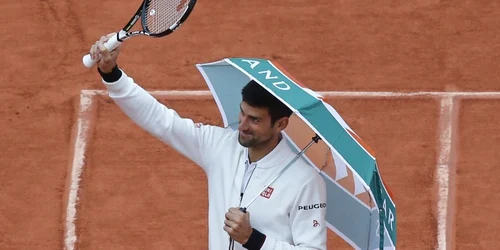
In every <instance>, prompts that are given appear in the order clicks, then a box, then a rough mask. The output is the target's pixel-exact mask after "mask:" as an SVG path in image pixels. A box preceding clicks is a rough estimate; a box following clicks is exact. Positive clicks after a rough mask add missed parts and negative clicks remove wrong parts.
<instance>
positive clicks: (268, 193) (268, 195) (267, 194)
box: [260, 187, 274, 199]
mask: <svg viewBox="0 0 500 250" xmlns="http://www.w3.org/2000/svg"><path fill="white" fill-rule="evenodd" d="M273 191H274V188H272V187H268V188H266V190H264V191H263V192H262V193H261V194H260V196H262V197H264V198H266V199H269V198H271V195H272V194H273Z"/></svg>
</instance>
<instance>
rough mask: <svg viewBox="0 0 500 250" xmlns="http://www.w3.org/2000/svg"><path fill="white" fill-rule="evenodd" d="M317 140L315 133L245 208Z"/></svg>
mask: <svg viewBox="0 0 500 250" xmlns="http://www.w3.org/2000/svg"><path fill="white" fill-rule="evenodd" d="M318 140H319V137H318V136H317V135H316V136H315V137H313V139H312V141H311V142H309V144H307V145H306V146H305V147H304V148H303V149H302V150H301V151H300V152H299V153H298V154H297V155H296V156H295V157H293V159H292V160H291V161H290V162H289V163H288V164H287V165H286V166H285V167H284V168H283V170H281V171H280V172H279V173H278V174H277V175H276V176H275V177H274V178H273V179H272V180H271V181H270V182H269V183H268V184H267V185H266V186H265V187H264V188H263V189H262V191H261V192H260V193H258V194H257V195H256V196H255V197H254V198H253V199H252V200H251V201H250V202H249V203H248V205H247V206H246V207H245V210H246V208H248V207H249V206H250V204H252V203H253V202H254V201H255V200H256V199H257V198H258V197H259V196H260V194H261V193H262V192H264V191H265V190H266V189H267V188H268V187H269V186H270V185H271V184H273V182H274V181H275V180H276V179H278V178H279V177H280V176H281V175H282V174H283V173H284V172H285V171H286V170H287V169H288V168H289V167H290V166H292V164H293V163H294V162H295V161H296V160H297V159H299V158H300V156H302V155H303V154H304V153H305V152H306V150H307V149H309V148H310V147H311V146H312V145H313V144H314V143H317V142H318Z"/></svg>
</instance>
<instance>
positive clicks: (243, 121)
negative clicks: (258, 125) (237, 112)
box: [238, 116, 248, 131]
mask: <svg viewBox="0 0 500 250" xmlns="http://www.w3.org/2000/svg"><path fill="white" fill-rule="evenodd" d="M238 121H239V124H238V130H239V131H245V130H247V129H248V119H246V118H245V117H242V116H240V117H239V119H238Z"/></svg>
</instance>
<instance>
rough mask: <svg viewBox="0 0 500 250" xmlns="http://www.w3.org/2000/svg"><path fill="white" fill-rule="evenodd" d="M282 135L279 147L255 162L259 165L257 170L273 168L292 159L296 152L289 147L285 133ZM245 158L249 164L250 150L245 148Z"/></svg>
mask: <svg viewBox="0 0 500 250" xmlns="http://www.w3.org/2000/svg"><path fill="white" fill-rule="evenodd" d="M281 135H282V136H281V140H280V142H279V143H278V145H276V147H274V149H273V150H272V151H271V152H269V153H268V154H267V155H265V156H264V157H262V158H261V159H260V160H258V161H256V162H254V163H255V164H256V165H257V168H271V167H274V166H276V165H279V164H281V163H282V162H283V161H284V160H286V159H289V160H291V159H292V157H293V156H294V152H293V151H292V150H291V149H290V147H289V146H288V142H287V141H286V140H287V139H286V137H285V135H284V133H283V132H282V134H281ZM245 156H246V159H247V162H248V163H249V160H248V148H245Z"/></svg>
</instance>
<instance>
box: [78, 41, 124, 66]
mask: <svg viewBox="0 0 500 250" xmlns="http://www.w3.org/2000/svg"><path fill="white" fill-rule="evenodd" d="M121 43H122V42H120V41H118V34H117V35H116V36H112V37H110V38H109V40H108V41H107V42H105V43H104V47H106V49H108V50H109V51H112V50H114V49H115V48H116V47H118V46H119V45H120V44H121ZM100 58H101V56H100V55H99V57H98V58H96V59H95V60H92V58H91V57H90V54H86V55H85V56H83V58H82V62H83V65H85V67H87V68H91V67H92V66H94V64H95V63H96V62H97V61H98V60H99V59H100Z"/></svg>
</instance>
